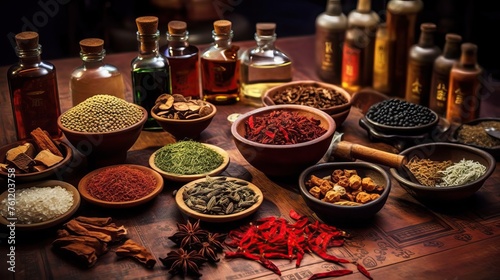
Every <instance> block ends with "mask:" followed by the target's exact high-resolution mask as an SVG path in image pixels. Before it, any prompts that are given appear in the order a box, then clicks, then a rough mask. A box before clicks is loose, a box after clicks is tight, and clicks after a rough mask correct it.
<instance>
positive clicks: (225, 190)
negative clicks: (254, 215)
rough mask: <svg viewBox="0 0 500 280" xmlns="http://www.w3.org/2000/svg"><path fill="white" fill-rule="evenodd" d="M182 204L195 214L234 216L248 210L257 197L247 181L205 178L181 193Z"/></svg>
mask: <svg viewBox="0 0 500 280" xmlns="http://www.w3.org/2000/svg"><path fill="white" fill-rule="evenodd" d="M182 198H183V200H184V203H185V204H186V205H187V206H188V207H189V208H191V209H193V210H194V211H196V212H199V213H202V214H208V215H229V214H235V213H238V212H241V211H244V210H245V209H248V208H250V207H251V206H252V205H254V204H255V203H256V202H257V201H258V200H259V195H256V194H255V192H254V191H253V190H252V189H251V188H250V187H249V186H248V182H247V181H243V180H236V179H228V178H226V177H216V178H213V177H208V176H207V177H206V180H204V181H203V180H202V181H200V182H197V183H195V184H194V185H191V186H189V187H188V188H186V189H185V190H184V192H183V193H182Z"/></svg>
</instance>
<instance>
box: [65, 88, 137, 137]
mask: <svg viewBox="0 0 500 280" xmlns="http://www.w3.org/2000/svg"><path fill="white" fill-rule="evenodd" d="M142 117H143V112H142V110H141V109H140V108H139V107H137V106H135V105H134V104H132V103H130V102H127V101H125V100H123V99H121V98H118V97H115V96H111V95H104V94H100V95H94V96H92V97H90V98H87V99H86V100H85V101H83V102H81V103H80V104H78V105H76V106H75V107H73V108H71V109H69V110H68V111H66V112H65V113H64V114H63V115H62V117H61V124H62V125H63V126H64V127H65V128H67V129H70V130H75V131H80V132H110V131H114V130H118V129H123V128H126V127H129V126H131V125H134V124H136V123H138V122H139V121H140V120H141V119H142Z"/></svg>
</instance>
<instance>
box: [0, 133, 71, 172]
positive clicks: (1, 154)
mask: <svg viewBox="0 0 500 280" xmlns="http://www.w3.org/2000/svg"><path fill="white" fill-rule="evenodd" d="M26 142H29V143H31V144H33V145H35V144H34V143H35V142H34V141H33V140H26V141H17V142H14V143H10V144H7V145H5V146H2V147H1V148H0V162H2V163H5V156H6V153H7V151H8V150H10V149H12V148H15V147H17V146H19V145H22V144H24V143H26ZM55 143H56V145H57V146H58V148H59V151H61V153H62V155H63V157H64V159H63V160H62V161H60V162H59V163H57V164H56V165H54V166H51V167H49V168H47V169H45V170H43V171H39V172H30V173H16V174H15V178H13V179H15V181H16V182H31V181H38V180H41V179H47V178H48V177H56V178H57V179H61V176H62V174H63V173H64V172H65V170H66V169H67V168H68V167H69V166H70V164H71V160H72V158H73V150H72V149H71V147H70V146H69V145H68V144H66V143H64V142H60V141H55ZM35 147H36V146H35ZM8 176H9V173H7V172H5V171H3V170H0V177H3V178H8Z"/></svg>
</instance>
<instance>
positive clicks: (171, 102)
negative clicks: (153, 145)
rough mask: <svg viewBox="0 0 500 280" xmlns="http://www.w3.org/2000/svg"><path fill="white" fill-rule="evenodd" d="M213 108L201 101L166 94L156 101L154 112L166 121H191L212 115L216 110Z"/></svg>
mask: <svg viewBox="0 0 500 280" xmlns="http://www.w3.org/2000/svg"><path fill="white" fill-rule="evenodd" d="M212 106H213V105H210V104H209V103H208V102H206V101H203V100H201V99H192V98H191V97H187V98H186V97H184V96H183V95H181V94H168V93H165V94H162V95H160V96H159V97H158V98H157V99H156V102H155V106H154V107H153V112H154V113H155V114H156V115H157V116H159V117H162V118H166V119H174V120H191V119H197V118H201V117H204V116H207V115H210V113H212V111H213V110H214V109H213V107H212Z"/></svg>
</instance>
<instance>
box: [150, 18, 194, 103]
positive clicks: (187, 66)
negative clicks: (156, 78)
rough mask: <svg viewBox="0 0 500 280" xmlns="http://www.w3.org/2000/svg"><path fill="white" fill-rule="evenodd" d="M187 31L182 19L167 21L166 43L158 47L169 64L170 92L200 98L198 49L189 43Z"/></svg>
mask: <svg viewBox="0 0 500 280" xmlns="http://www.w3.org/2000/svg"><path fill="white" fill-rule="evenodd" d="M188 40H189V31H188V30H187V24H186V22H184V21H178V20H173V21H170V22H169V23H168V32H167V45H165V46H163V47H161V48H160V53H161V54H162V55H163V56H165V57H166V58H167V60H168V64H169V65H170V81H171V87H172V93H177V94H181V95H183V96H185V97H191V98H194V99H199V98H201V93H200V68H199V61H200V57H199V50H198V48H197V47H196V46H193V45H190V44H189V41H188Z"/></svg>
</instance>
